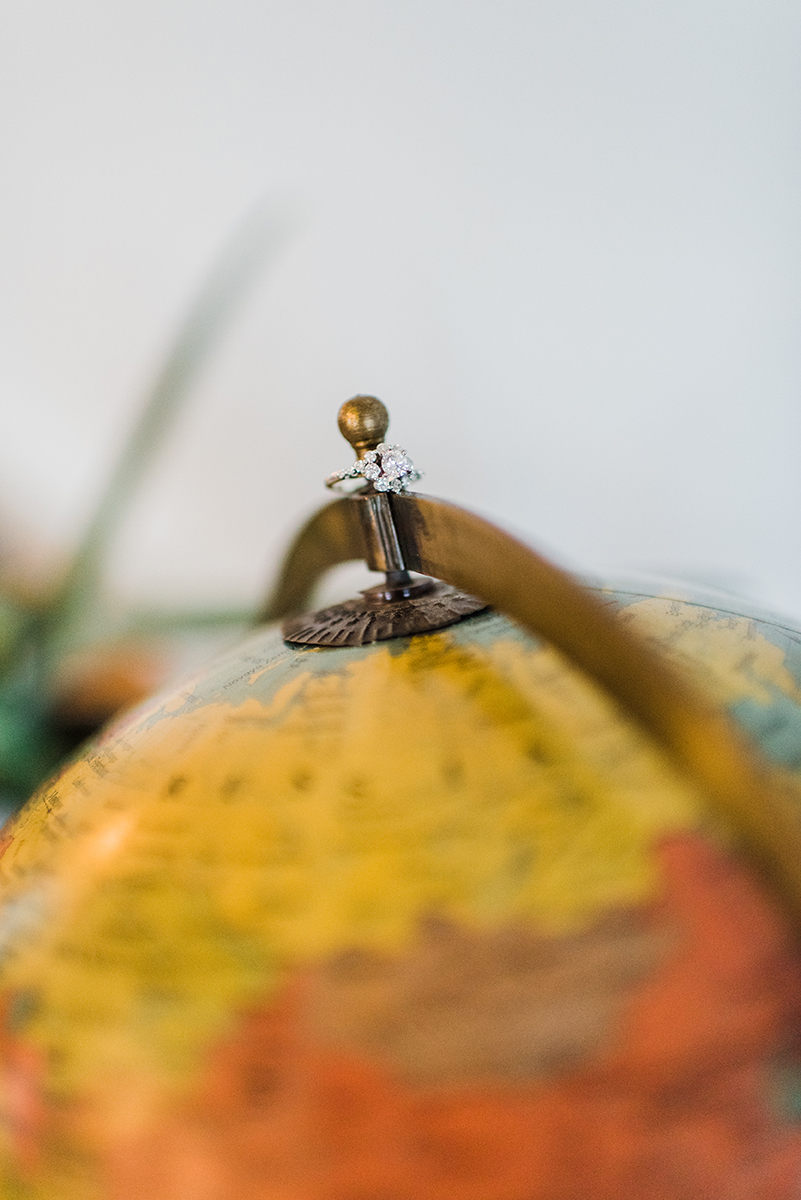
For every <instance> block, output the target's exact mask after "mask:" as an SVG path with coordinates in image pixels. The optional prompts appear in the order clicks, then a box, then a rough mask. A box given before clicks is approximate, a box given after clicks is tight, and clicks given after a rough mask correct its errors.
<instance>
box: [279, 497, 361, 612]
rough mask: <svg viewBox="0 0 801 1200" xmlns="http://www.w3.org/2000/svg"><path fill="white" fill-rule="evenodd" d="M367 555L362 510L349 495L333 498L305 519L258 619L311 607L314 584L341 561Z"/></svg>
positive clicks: (350, 560) (349, 560)
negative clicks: (360, 513)
mask: <svg viewBox="0 0 801 1200" xmlns="http://www.w3.org/2000/svg"><path fill="white" fill-rule="evenodd" d="M357 558H364V538H363V535H362V527H361V523H360V521H359V510H358V509H357V507H356V505H355V504H354V502H353V499H352V498H351V497H349V496H341V497H340V498H339V499H338V500H332V501H331V503H330V504H326V505H325V507H324V508H321V509H319V511H318V512H316V513H315V514H314V516H313V517H310V519H309V520H308V521H307V522H306V524H305V525H304V526H303V528H302V529H301V531H300V533H299V534H298V535H297V537H296V538H295V540H294V542H293V543H292V545H291V546H290V547H289V550H288V551H287V553H286V555H285V556H284V561H283V563H282V564H281V573H280V575H279V576H278V580H277V582H276V584H275V587H274V588H273V591H272V593H271V595H270V596H269V598H268V600H267V602H266V604H265V605H264V608H263V609H262V610H261V612H260V613H259V614H258V617H257V620H258V621H259V622H262V621H277V620H279V619H280V618H281V617H286V616H289V615H290V613H299V612H303V611H304V609H305V608H307V607H308V604H309V600H310V597H311V594H312V592H313V590H314V585H315V584H316V583H317V581H318V579H320V578H321V577H322V576H323V575H325V573H326V571H330V569H331V568H332V567H336V566H338V564H339V563H343V562H352V561H353V560H354V559H357Z"/></svg>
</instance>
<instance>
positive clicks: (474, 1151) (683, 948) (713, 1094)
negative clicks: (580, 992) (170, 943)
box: [106, 835, 801, 1200]
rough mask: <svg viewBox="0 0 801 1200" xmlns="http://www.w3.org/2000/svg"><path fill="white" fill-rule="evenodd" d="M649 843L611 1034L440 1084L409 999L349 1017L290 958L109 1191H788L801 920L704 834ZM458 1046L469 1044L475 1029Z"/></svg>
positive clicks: (117, 1167)
mask: <svg viewBox="0 0 801 1200" xmlns="http://www.w3.org/2000/svg"><path fill="white" fill-rule="evenodd" d="M657 854H658V857H659V859H660V860H661V865H662V869H663V872H664V875H663V878H664V887H663V892H662V895H661V897H660V898H659V899H658V900H657V901H656V902H655V903H653V904H652V905H650V906H649V907H648V908H647V909H644V910H643V912H642V913H641V914H640V916H639V918H638V919H639V922H640V926H639V927H640V933H639V934H637V935H636V936H635V941H636V940H637V938H639V943H638V944H640V950H642V946H643V945H644V943H643V941H642V932H643V930H644V929H645V928H646V927H647V928H648V929H649V930H650V931H651V933H652V935H653V937H654V939H655V942H654V945H659V946H661V950H660V953H659V954H658V955H657V957H656V960H655V961H652V962H648V961H647V955H646V958H645V959H642V963H644V964H645V966H646V967H647V969H646V970H645V971H644V973H643V971H639V972H638V971H637V970H631V956H630V955H629V956H628V957H627V959H626V961H627V963H628V967H627V968H626V969H627V970H629V971H630V979H629V984H628V986H627V988H626V989H624V990H625V995H622V996H621V998H620V1005H619V1008H618V1010H617V1011H616V1013H615V1014H614V1016H613V1019H612V1020H611V1024H610V1026H609V1028H608V1029H607V1033H606V1037H605V1038H604V1041H603V1044H601V1045H593V1046H592V1047H589V1046H588V1047H587V1053H585V1055H584V1056H583V1058H581V1060H580V1061H572V1062H569V1063H567V1064H566V1063H565V1061H564V1060H560V1059H559V1058H558V1056H557V1058H556V1059H555V1060H554V1062H553V1063H552V1064H551V1065H550V1068H549V1067H548V1065H547V1063H545V1062H544V1061H540V1062H539V1065H538V1068H537V1070H536V1071H534V1072H532V1073H531V1074H532V1076H533V1077H530V1078H521V1077H520V1074H519V1072H518V1073H517V1074H516V1073H515V1071H514V1069H512V1068H511V1067H510V1066H509V1065H508V1064H507V1066H504V1065H503V1062H500V1064H497V1063H496V1067H495V1074H494V1077H490V1076H488V1075H487V1074H486V1072H485V1073H484V1075H483V1076H482V1077H480V1078H475V1079H474V1080H473V1081H472V1082H471V1081H470V1080H469V1079H467V1078H464V1079H459V1081H458V1082H453V1081H450V1082H448V1081H446V1082H444V1083H441V1084H437V1083H436V1082H434V1081H433V1080H432V1079H431V1078H423V1077H422V1076H420V1075H419V1074H418V1076H416V1075H415V1072H414V1069H411V1070H410V1069H409V1064H408V1061H407V1062H406V1066H405V1068H403V1069H402V1065H400V1066H399V1065H398V1060H397V1057H396V1060H395V1065H394V1066H393V1063H392V1056H393V1054H396V1048H397V1045H398V1044H399V1039H400V1042H402V1038H401V1033H400V1032H399V1030H398V1028H397V1022H398V1020H400V1019H404V1020H409V1021H412V1020H414V1008H413V1006H407V1008H406V1010H405V1013H404V1014H403V1015H402V1017H398V1014H397V1012H396V1013H395V1016H394V1018H393V1020H394V1021H395V1025H394V1026H393V1027H392V1028H385V1029H384V1030H383V1031H382V1030H381V1029H380V1028H376V1026H375V1025H374V1024H373V1025H372V1026H371V1024H370V1021H369V1013H368V1008H369V1006H365V1007H364V1011H363V1012H362V1014H361V1017H360V1018H359V1019H358V1020H351V1021H350V1022H349V1023H347V1027H345V1026H341V1027H340V1031H339V1033H338V1032H337V1027H336V1022H334V1025H333V1026H331V1024H330V1022H329V1024H328V1027H326V1024H325V1022H322V1023H321V1022H320V1021H319V1020H318V1019H317V1017H316V1016H315V1011H316V1004H315V995H319V987H320V979H321V978H322V977H324V976H325V973H326V972H327V971H328V972H330V966H327V967H321V968H319V969H314V970H311V971H306V972H302V973H298V974H296V976H295V977H294V979H293V980H292V981H291V982H290V983H289V984H288V985H287V986H285V987H284V989H283V991H282V994H281V996H280V998H279V999H278V1000H277V1001H276V1000H274V999H273V1000H272V1001H271V1002H270V1003H269V1004H267V1005H266V1006H265V1007H264V1008H256V1009H254V1010H253V1011H250V1012H249V1013H247V1014H244V1015H242V1017H241V1019H240V1020H239V1023H238V1025H237V1027H236V1028H235V1029H234V1030H233V1031H232V1032H231V1034H230V1036H229V1037H228V1038H227V1039H225V1040H224V1041H223V1042H221V1043H220V1044H218V1045H217V1047H216V1049H215V1050H214V1051H213V1053H212V1054H211V1055H210V1057H209V1060H208V1063H207V1066H206V1068H205V1071H204V1073H203V1075H202V1078H201V1079H200V1080H199V1082H198V1084H197V1086H196V1087H195V1089H194V1091H193V1092H192V1094H191V1095H190V1096H188V1097H187V1098H186V1099H185V1100H184V1101H183V1102H181V1103H180V1104H178V1105H176V1107H175V1108H174V1110H173V1111H172V1113H171V1114H169V1115H167V1117H166V1119H162V1120H160V1121H159V1122H158V1124H156V1125H154V1126H153V1127H151V1128H148V1129H146V1130H142V1131H140V1132H139V1134H138V1135H137V1136H136V1137H135V1138H133V1139H129V1140H128V1141H127V1142H121V1143H118V1144H117V1145H116V1146H115V1147H113V1148H112V1149H111V1150H110V1152H109V1153H108V1154H107V1157H106V1172H107V1178H108V1184H109V1186H108V1194H109V1195H110V1196H111V1197H113V1200H142V1197H144V1196H147V1197H148V1198H149V1200H186V1198H188V1197H191V1198H192V1200H587V1198H592V1200H791V1197H792V1198H797V1196H798V1194H799V1186H800V1185H801V1128H796V1127H793V1126H792V1125H791V1124H789V1123H787V1122H785V1121H784V1120H783V1119H782V1118H781V1117H780V1116H779V1115H778V1113H777V1112H776V1111H775V1109H774V1107H773V1106H772V1104H771V1094H770V1066H771V1063H772V1062H773V1060H774V1059H775V1057H776V1056H777V1055H779V1054H783V1053H788V1052H791V1051H792V1050H793V1049H794V1047H793V1040H794V1029H795V1027H796V1026H797V1023H798V1017H799V1010H800V1009H801V986H799V984H801V962H800V961H799V956H798V953H797V950H796V948H795V947H794V945H793V941H792V936H791V933H790V930H789V927H788V925H787V923H786V921H785V920H784V918H783V917H782V916H781V914H780V912H779V911H778V909H777V907H776V906H775V905H774V904H773V902H772V900H771V899H770V898H769V897H766V896H765V894H764V893H763V892H762V891H761V890H760V888H759V886H758V885H757V883H756V882H755V880H754V879H753V878H752V876H751V874H750V873H749V872H748V870H747V869H745V868H744V867H743V866H742V865H740V864H738V863H736V862H734V861H733V860H732V859H731V858H730V857H728V856H727V855H724V854H723V853H722V852H721V851H720V850H718V849H717V848H715V847H713V846H712V845H711V844H710V843H708V842H706V841H704V840H703V839H702V838H700V837H698V836H696V835H685V836H676V837H671V838H669V839H666V840H664V841H663V842H662V844H661V845H660V846H659V847H658V849H657ZM624 957H625V956H624ZM321 973H322V974H321ZM325 986H328V987H329V988H330V979H329V981H328V982H327V983H326V985H325ZM387 986H389V985H386V979H385V981H384V984H382V987H383V988H384V990H383V992H382V995H383V996H384V1000H383V1001H382V1003H383V1008H381V1006H380V1005H379V1010H380V1012H381V1013H383V1014H384V1017H385V1018H386V1014H387V1011H388V1009H387V1003H386V995H387V990H386V988H387ZM543 986H546V985H543ZM547 986H550V985H547ZM547 986H546V990H547ZM390 990H391V989H390ZM502 990H503V989H502V988H501V991H502ZM451 1000H452V1001H453V997H451ZM456 1007H457V1008H458V1003H457V1005H456ZM359 1020H361V1024H362V1030H361V1034H360V1033H359V1029H358V1025H359ZM420 1020H421V1022H422V1024H423V1025H425V1016H424V1014H420ZM429 1024H430V1023H429ZM435 1026H436V1023H435V1024H434V1026H431V1028H434V1027H435ZM343 1029H345V1032H344V1033H343V1032H342V1030H343ZM360 1037H361V1041H362V1046H363V1047H367V1049H365V1048H360V1046H359V1039H360ZM338 1039H339V1040H338ZM404 1044H405V1043H404ZM382 1047H383V1050H382ZM393 1047H395V1049H393ZM464 1053H465V1055H466V1056H467V1058H468V1059H469V1058H470V1057H471V1056H472V1058H473V1059H475V1054H476V1048H475V1046H465V1047H464ZM387 1055H388V1056H389V1057H387Z"/></svg>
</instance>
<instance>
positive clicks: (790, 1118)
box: [0, 592, 801, 1200]
mask: <svg viewBox="0 0 801 1200" xmlns="http://www.w3.org/2000/svg"><path fill="white" fill-rule="evenodd" d="M608 595H609V601H610V603H616V604H618V605H620V606H621V607H622V615H623V619H624V620H626V621H629V622H631V623H632V624H633V625H634V626H635V627H636V628H637V629H638V631H639V632H641V633H642V634H643V635H644V636H646V637H647V638H648V639H650V640H652V641H653V642H655V643H656V644H657V645H658V646H659V647H660V648H661V649H662V650H663V651H664V652H665V653H666V654H668V655H669V656H671V657H672V658H673V659H674V660H675V661H676V662H677V663H679V664H680V665H681V666H682V667H683V668H684V669H685V670H688V671H689V672H691V673H692V674H694V676H695V677H696V679H697V681H698V683H699V686H701V687H703V688H704V689H706V691H707V692H708V693H711V695H712V696H713V697H714V698H715V699H716V700H717V701H718V702H719V703H721V704H723V705H725V706H726V707H727V708H728V709H729V710H730V712H731V713H732V714H733V716H734V717H735V719H736V720H737V721H739V722H740V723H741V724H742V725H744V726H745V727H746V728H747V729H748V730H749V732H751V733H752V734H753V735H754V736H755V737H756V738H757V739H758V741H759V742H760V744H761V746H762V749H763V751H764V753H765V754H766V755H767V756H768V757H770V758H771V759H772V760H773V761H774V762H776V763H778V764H780V765H781V766H782V767H783V768H784V769H787V770H790V771H794V772H798V771H799V770H801V636H800V635H799V633H798V632H797V631H795V630H793V629H792V628H790V627H788V626H783V625H782V624H781V623H779V622H777V621H772V620H768V619H762V618H758V617H752V616H743V615H741V614H738V613H736V612H730V611H725V610H724V609H723V608H721V607H720V606H718V607H714V606H712V605H709V604H707V605H704V604H698V603H688V602H684V601H681V600H677V599H665V598H658V597H646V596H638V595H634V594H632V593H622V592H617V593H611V592H610V593H608ZM0 947H2V961H1V963H0V999H2V1038H1V1042H0V1045H1V1047H2V1053H1V1058H0V1061H1V1063H2V1073H1V1074H0V1107H1V1108H2V1113H3V1123H2V1139H3V1142H2V1170H1V1171H0V1178H1V1179H2V1180H3V1191H2V1195H3V1196H4V1197H9V1200H143V1198H144V1197H147V1198H148V1200H574V1198H575V1200H578V1198H579V1197H581V1198H582V1200H584V1198H586V1197H592V1198H598V1200H606V1198H608V1200H612V1198H614V1200H645V1197H648V1198H649V1200H699V1198H703V1200H717V1198H720V1200H732V1198H736V1197H743V1200H745V1198H748V1200H790V1197H797V1196H798V1194H799V1192H800V1191H801V1103H800V1098H801V1093H800V1092H799V1089H798V1087H797V1082H798V1081H799V1080H801V1066H800V1065H799V1064H801V1058H799V1054H798V1052H799V1047H798V1046H797V1045H796V1044H795V1040H796V1039H797V1035H796V1033H795V1030H796V1029H797V1028H798V1018H799V1016H800V1015H801V987H800V986H799V983H800V982H801V958H799V953H798V949H797V941H796V934H795V932H794V931H793V929H792V928H791V924H790V921H789V919H788V917H787V915H786V913H785V912H784V911H783V909H782V907H781V905H780V904H779V902H778V901H777V900H776V899H774V897H773V895H772V894H771V892H770V889H769V888H768V887H767V886H766V885H765V884H764V883H763V881H762V880H761V879H760V878H759V877H758V875H756V874H755V872H754V871H753V870H752V869H751V867H749V866H748V865H747V864H746V863H745V862H744V861H742V860H741V858H740V857H739V856H738V853H737V851H736V849H735V846H734V842H733V839H732V837H731V834H730V831H729V830H728V829H727V828H725V826H724V825H723V824H721V822H720V821H719V820H716V819H714V818H713V817H712V815H711V813H710V811H709V808H708V806H707V804H706V802H705V800H704V797H703V796H701V795H700V794H698V793H697V792H696V791H695V790H694V788H693V786H691V785H690V784H689V783H688V782H687V781H686V780H684V779H683V778H682V777H680V775H679V774H678V773H677V772H676V770H675V769H674V767H673V766H672V765H671V763H670V762H669V761H668V760H667V759H666V758H665V757H664V756H663V754H662V752H661V751H660V750H659V749H658V748H657V747H656V746H655V745H654V744H653V743H652V742H651V741H650V740H649V738H648V737H647V736H646V735H645V734H643V733H642V732H641V731H640V730H639V729H638V728H636V727H635V726H633V725H632V724H631V723H630V722H629V721H628V719H626V718H625V717H624V716H622V715H621V713H620V712H619V711H618V710H617V708H616V707H615V705H614V704H613V703H612V702H611V701H610V700H609V699H608V698H607V697H606V696H604V695H603V694H601V693H600V692H599V691H598V690H597V689H596V687H595V686H594V685H593V684H591V683H590V682H589V681H588V680H587V679H585V678H584V677H583V676H581V675H580V674H579V673H578V672H577V671H576V670H575V669H573V668H572V667H570V666H569V665H568V664H567V663H566V662H565V661H564V660H563V659H562V658H561V657H560V656H559V655H558V654H557V653H556V652H555V651H553V650H552V649H550V648H549V647H547V646H544V645H542V644H541V643H538V642H537V641H536V640H534V639H533V638H531V637H529V636H528V635H527V634H525V633H523V632H522V631H521V630H520V629H518V628H517V627H515V626H514V625H513V624H511V623H510V622H509V621H507V620H506V619H505V618H503V617H501V616H499V615H497V614H493V613H483V614H480V615H478V616H475V617H472V618H470V619H468V620H466V621H464V622H462V623H461V624H458V625H455V626H453V627H452V628H450V629H447V630H444V631H441V632H439V633H434V634H427V635H423V636H417V637H412V638H402V639H395V640H392V641H389V642H383V643H378V644H375V645H373V646H368V647H362V648H357V649H297V648H293V647H290V646H287V645H286V644H284V643H283V641H282V640H281V636H280V633H279V632H278V631H277V630H275V629H265V630H262V631H260V632H259V633H258V634H256V635H255V636H254V637H253V638H252V639H251V640H250V641H248V642H247V643H246V644H245V646H243V647H241V648H240V649H238V650H237V651H235V652H233V653H231V654H229V655H227V656H225V657H224V658H222V659H220V660H219V661H218V662H217V663H216V664H214V666H213V667H212V668H211V669H209V670H208V671H207V672H205V673H203V674H202V675H200V676H198V677H197V678H196V679H195V680H193V681H190V682H189V683H188V684H186V685H185V686H183V687H181V688H179V689H177V690H176V691H174V692H173V693H172V694H170V695H167V696H164V697H161V698H159V699H157V700H155V701H153V702H151V703H150V704H148V705H146V706H145V707H143V708H141V709H139V710H138V711H136V712H135V713H133V714H132V715H130V716H129V717H127V718H125V719H124V720H122V721H121V722H119V723H118V724H116V725H115V726H114V727H113V728H111V729H110V730H108V731H107V732H106V733H105V735H104V736H103V737H102V738H101V739H100V740H99V741H97V742H96V743H94V744H93V745H91V746H90V747H89V748H88V749H86V750H85V752H83V753H82V754H81V755H79V757H78V758H77V759H76V760H75V761H74V762H73V763H71V764H70V765H69V766H67V767H66V768H65V769H64V770H63V771H62V773H61V774H60V776H59V777H57V778H56V779H55V780H54V781H52V782H51V783H50V784H49V785H48V786H47V787H45V788H44V789H43V790H42V791H40V793H39V794H38V795H37V796H35V797H34V798H33V799H32V800H31V801H30V802H29V804H28V805H27V806H26V808H25V809H24V810H23V811H22V813H21V814H20V815H19V817H18V818H17V819H16V820H15V821H14V823H13V824H12V825H11V826H10V827H9V828H7V829H6V830H5V831H4V835H3V854H2V858H1V859H0Z"/></svg>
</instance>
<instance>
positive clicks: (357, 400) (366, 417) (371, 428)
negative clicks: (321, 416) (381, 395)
mask: <svg viewBox="0 0 801 1200" xmlns="http://www.w3.org/2000/svg"><path fill="white" fill-rule="evenodd" d="M337 422H338V424H339V432H340V433H341V434H342V436H343V438H344V439H345V441H346V442H350V444H351V446H353V449H354V450H355V451H356V453H357V455H358V456H359V458H361V456H362V455H363V454H364V452H365V450H373V449H375V447H376V446H377V445H378V444H379V442H383V440H384V438H385V437H386V433H387V429H388V428H389V413H388V412H387V410H386V408H385V407H384V405H383V404H382V403H381V401H380V400H379V399H378V398H377V397H376V396H354V397H353V398H352V399H350V400H346V401H345V403H344V404H343V405H342V407H341V408H340V410H339V416H338V417H337Z"/></svg>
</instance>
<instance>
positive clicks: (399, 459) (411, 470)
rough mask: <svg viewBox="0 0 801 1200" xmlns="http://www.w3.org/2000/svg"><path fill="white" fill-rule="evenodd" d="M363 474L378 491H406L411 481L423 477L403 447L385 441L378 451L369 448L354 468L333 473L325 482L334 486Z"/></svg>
mask: <svg viewBox="0 0 801 1200" xmlns="http://www.w3.org/2000/svg"><path fill="white" fill-rule="evenodd" d="M360 477H361V478H362V479H365V480H366V481H367V482H368V483H372V485H373V487H374V488H375V490H376V491H377V492H405V491H406V489H407V487H408V486H409V484H410V483H414V482H415V481H416V480H418V479H421V478H422V473H421V472H420V471H418V470H417V468H416V467H415V465H414V463H413V462H412V460H411V459H410V458H409V455H408V454H407V453H406V451H405V450H402V449H401V447H400V446H394V445H390V443H389V442H381V443H380V445H378V446H376V448H375V450H368V451H367V452H366V454H365V455H364V458H357V459H356V462H355V463H354V464H353V466H352V467H348V468H347V469H346V470H345V471H335V472H334V474H333V475H329V476H328V478H327V479H326V481H325V485H326V487H330V488H333V487H337V485H338V484H340V483H344V481H345V480H346V479H358V478H360Z"/></svg>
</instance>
